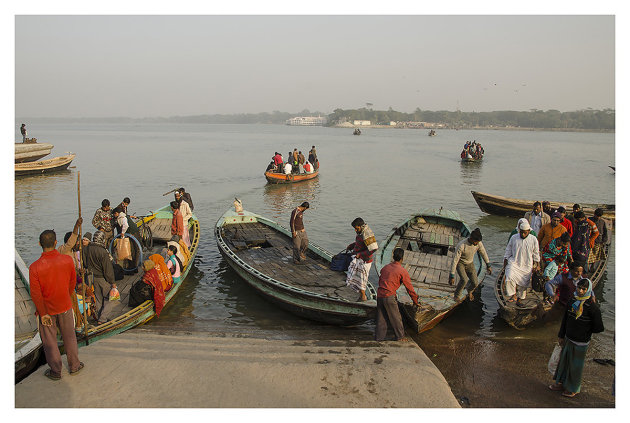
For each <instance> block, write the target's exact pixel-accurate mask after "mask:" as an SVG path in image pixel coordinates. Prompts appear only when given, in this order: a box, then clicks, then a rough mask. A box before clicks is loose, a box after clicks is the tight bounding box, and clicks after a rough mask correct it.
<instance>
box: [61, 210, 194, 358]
mask: <svg viewBox="0 0 630 423" xmlns="http://www.w3.org/2000/svg"><path fill="white" fill-rule="evenodd" d="M172 217H173V214H172V212H171V208H170V206H165V207H162V208H161V209H159V210H157V211H156V212H155V213H153V214H152V215H150V216H148V217H145V218H143V219H142V221H141V222H138V226H140V227H141V226H142V225H147V226H148V227H149V228H151V233H152V237H153V246H152V247H151V248H149V249H145V250H144V251H143V253H142V254H141V255H140V260H139V261H140V262H141V260H142V257H145V258H148V257H149V256H150V255H152V254H159V253H160V252H161V251H162V249H163V248H165V247H166V243H167V242H168V241H169V240H170V239H171V232H170V228H171V221H172ZM187 229H188V231H189V235H190V242H191V245H190V249H189V251H190V258H189V260H188V263H187V264H186V265H184V268H183V269H182V271H181V276H180V280H181V282H179V283H177V284H173V287H172V288H171V289H170V290H169V291H167V292H165V293H164V295H165V301H164V306H165V307H166V305H167V304H168V303H169V302H170V301H171V300H172V299H173V297H175V295H176V294H177V292H178V291H179V289H180V288H181V286H182V285H183V284H184V283H185V282H186V281H185V279H186V276H187V275H188V273H189V272H190V269H191V267H192V266H193V261H194V258H195V256H196V254H197V248H198V247H199V235H200V232H199V221H198V220H197V217H196V216H195V215H194V214H193V216H192V217H191V218H190V219H189V221H188V228H187ZM142 275H143V272H142V271H140V272H138V273H135V274H126V275H125V276H124V278H123V279H122V280H120V281H116V286H117V287H118V291H119V292H120V300H119V301H116V305H115V306H114V307H112V311H111V313H110V316H111V320H110V321H108V322H106V323H103V324H99V325H97V326H90V327H89V329H88V332H87V337H86V335H85V333H84V330H83V328H82V327H81V328H77V341H78V343H79V346H83V345H86V342H89V343H91V342H94V341H96V340H99V339H102V338H106V337H109V336H112V335H115V334H118V333H121V332H124V331H126V330H128V329H131V328H133V327H136V326H139V325H142V324H144V323H146V322H148V321H149V320H151V319H152V318H154V317H155V310H154V308H153V301H152V300H147V301H145V302H143V303H142V304H140V305H138V306H137V307H133V308H132V307H129V291H130V289H131V286H132V285H133V284H134V283H135V282H136V281H138V280H140V279H141V278H142ZM81 306H82V303H81ZM61 345H62V343H61V342H60V346H61Z"/></svg>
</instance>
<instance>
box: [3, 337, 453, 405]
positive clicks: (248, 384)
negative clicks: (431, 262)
mask: <svg viewBox="0 0 630 423" xmlns="http://www.w3.org/2000/svg"><path fill="white" fill-rule="evenodd" d="M79 356H80V359H81V361H83V362H84V363H85V368H84V369H83V370H82V371H81V372H80V373H79V374H77V375H73V376H70V375H69V374H68V372H67V363H65V356H64V366H66V368H64V371H63V374H62V379H61V380H60V381H51V380H49V379H48V378H46V377H44V371H45V369H47V368H48V366H47V365H45V366H42V367H40V368H39V369H38V370H37V371H35V372H34V373H33V374H31V375H30V376H29V377H27V378H26V379H24V380H23V381H21V382H20V383H18V384H17V385H15V407H17V408H22V407H27V408H31V407H69V408H72V407H143V408H147V407H361V408H365V407H405V408H407V407H459V404H458V402H457V400H456V399H455V396H454V395H453V393H452V392H451V389H450V387H449V386H448V384H447V382H446V380H445V379H444V377H443V376H442V374H441V373H440V372H439V370H438V369H437V368H436V367H435V365H434V364H433V363H432V362H431V360H429V358H428V357H427V356H426V355H425V354H424V352H423V351H422V350H421V349H420V348H419V347H418V346H417V345H416V344H415V343H414V342H380V343H379V342H373V341H338V340H330V341H313V340H308V341H304V340H299V341H296V340H266V339H258V338H252V337H246V336H242V335H240V336H239V335H228V334H224V335H221V336H218V335H217V334H214V335H213V336H205V335H201V334H198V333H195V334H190V333H176V334H173V333H169V334H160V333H155V332H150V331H145V330H143V329H135V330H131V331H128V332H125V333H122V334H120V335H116V336H114V337H111V338H107V339H104V340H100V341H98V342H96V343H94V344H91V345H89V346H87V347H84V348H81V349H80V350H79ZM97 393H103V395H100V394H97Z"/></svg>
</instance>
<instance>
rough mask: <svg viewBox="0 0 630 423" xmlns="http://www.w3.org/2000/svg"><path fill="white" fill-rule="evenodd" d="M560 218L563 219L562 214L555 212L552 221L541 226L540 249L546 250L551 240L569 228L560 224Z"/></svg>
mask: <svg viewBox="0 0 630 423" xmlns="http://www.w3.org/2000/svg"><path fill="white" fill-rule="evenodd" d="M560 219H562V215H561V214H560V213H558V212H555V213H554V214H553V216H552V217H551V223H547V224H546V225H543V227H542V228H540V232H539V233H538V244H539V249H540V251H542V250H544V249H545V247H547V245H549V243H550V242H551V241H553V240H554V239H556V238H558V237H559V236H560V235H562V234H563V233H565V232H566V231H567V228H565V227H564V226H562V225H561V224H560Z"/></svg>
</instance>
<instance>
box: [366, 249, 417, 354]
mask: <svg viewBox="0 0 630 423" xmlns="http://www.w3.org/2000/svg"><path fill="white" fill-rule="evenodd" d="M404 255H405V250H403V249H402V248H396V249H394V253H393V255H392V259H393V260H392V262H391V263H389V264H388V265H386V266H384V267H383V269H381V275H380V277H379V279H378V290H377V291H376V327H375V329H374V339H375V340H376V341H378V342H380V341H384V340H385V336H386V335H387V330H388V329H389V328H392V329H393V331H394V334H395V335H396V341H401V340H406V339H405V328H404V327H403V322H402V318H401V317H400V311H399V310H398V301H397V299H396V291H397V290H398V288H400V285H401V284H403V285H405V289H406V290H407V293H408V294H409V296H410V297H411V301H413V305H414V306H416V307H417V306H418V294H416V291H415V290H414V289H413V285H412V284H411V277H410V276H409V272H407V270H406V269H405V268H404V267H402V260H403V257H404Z"/></svg>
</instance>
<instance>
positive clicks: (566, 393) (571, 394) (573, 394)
mask: <svg viewBox="0 0 630 423" xmlns="http://www.w3.org/2000/svg"><path fill="white" fill-rule="evenodd" d="M577 394H578V393H577V392H569V391H564V392H563V393H562V396H563V397H567V398H573V397H574V396H576V395H577Z"/></svg>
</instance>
